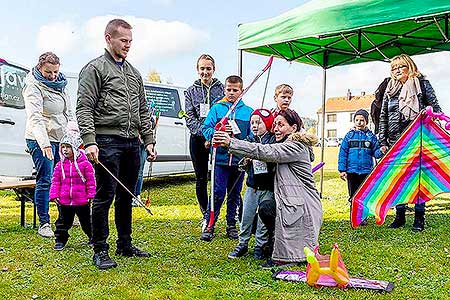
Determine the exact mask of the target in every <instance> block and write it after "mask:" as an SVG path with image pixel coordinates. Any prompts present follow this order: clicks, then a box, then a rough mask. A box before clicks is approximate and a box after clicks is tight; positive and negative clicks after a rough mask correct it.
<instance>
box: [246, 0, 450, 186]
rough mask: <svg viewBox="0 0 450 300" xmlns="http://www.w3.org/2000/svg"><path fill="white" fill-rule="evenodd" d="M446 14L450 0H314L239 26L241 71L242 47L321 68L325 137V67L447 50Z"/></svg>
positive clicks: (321, 183)
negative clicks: (271, 16)
mask: <svg viewBox="0 0 450 300" xmlns="http://www.w3.org/2000/svg"><path fill="white" fill-rule="evenodd" d="M449 13H450V1H443V0H427V1H424V0H384V1H383V0H313V1H310V2H307V3H305V4H304V5H302V6H299V7H297V8H295V9H292V10H290V11H288V12H286V13H284V14H281V15H279V16H277V17H274V18H271V19H268V20H263V21H259V22H253V23H246V24H240V25H239V27H238V39H239V40H238V51H239V57H238V64H239V65H238V68H239V73H240V74H241V75H242V53H243V51H246V52H250V53H255V54H259V55H274V56H276V57H279V58H283V59H285V60H287V61H290V62H291V61H298V62H301V63H306V64H310V65H316V66H319V67H321V68H322V69H323V88H322V126H321V131H322V139H323V138H324V130H325V122H324V121H325V98H326V97H325V91H326V70H327V69H329V68H332V67H335V66H342V65H349V64H356V63H362V62H368V61H385V62H389V59H390V58H392V57H393V56H395V55H398V54H401V53H406V54H409V55H416V54H423V53H432V52H439V51H449V50H450V43H449V41H450V40H449ZM323 159H324V143H322V152H321V160H322V161H323ZM322 189H323V170H321V173H320V192H321V193H322Z"/></svg>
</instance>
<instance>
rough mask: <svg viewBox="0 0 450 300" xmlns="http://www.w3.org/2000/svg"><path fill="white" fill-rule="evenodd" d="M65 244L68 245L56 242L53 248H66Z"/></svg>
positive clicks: (58, 249) (57, 249)
mask: <svg viewBox="0 0 450 300" xmlns="http://www.w3.org/2000/svg"><path fill="white" fill-rule="evenodd" d="M65 246H66V245H65V244H64V243H62V242H56V243H55V246H54V247H53V250H56V251H61V250H62V249H64V247H65Z"/></svg>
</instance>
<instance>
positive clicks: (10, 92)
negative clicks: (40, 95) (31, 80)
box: [0, 60, 28, 109]
mask: <svg viewBox="0 0 450 300" xmlns="http://www.w3.org/2000/svg"><path fill="white" fill-rule="evenodd" d="M27 73H28V72H27V71H26V70H24V69H22V68H20V67H16V66H14V65H10V64H8V63H7V62H5V61H2V60H0V105H1V106H6V107H14V108H22V109H23V108H25V103H24V101H23V96H22V89H23V86H24V81H25V76H27Z"/></svg>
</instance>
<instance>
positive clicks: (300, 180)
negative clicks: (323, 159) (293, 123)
mask: <svg viewBox="0 0 450 300" xmlns="http://www.w3.org/2000/svg"><path fill="white" fill-rule="evenodd" d="M314 139H315V140H316V141H317V138H315V137H314V138H312V137H311V136H308V135H301V134H299V133H294V134H292V135H291V136H290V137H289V139H288V140H287V141H286V142H284V143H279V144H269V145H262V144H256V143H249V142H246V141H241V140H237V139H232V140H231V143H230V146H229V151H230V152H231V153H235V154H239V155H243V156H245V157H250V158H254V159H258V160H261V161H265V162H273V163H276V164H277V166H276V174H275V182H274V193H275V202H276V207H277V213H276V219H275V243H274V250H273V254H272V258H273V259H274V260H279V261H284V262H302V261H305V260H306V257H305V253H304V251H303V248H304V247H305V246H306V247H309V248H310V249H314V247H315V246H317V245H318V242H319V241H318V240H319V231H320V227H321V225H322V219H323V217H322V204H321V202H320V197H319V193H318V191H317V189H316V187H315V182H314V178H313V175H312V172H311V161H312V160H313V158H314V155H313V153H312V148H311V145H312V144H314Z"/></svg>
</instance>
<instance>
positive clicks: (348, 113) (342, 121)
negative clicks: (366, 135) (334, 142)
mask: <svg viewBox="0 0 450 300" xmlns="http://www.w3.org/2000/svg"><path fill="white" fill-rule="evenodd" d="M374 99H375V96H374V95H365V94H364V93H362V95H360V96H351V94H350V93H349V94H348V96H347V97H333V98H328V99H327V101H326V103H325V138H344V136H345V134H346V133H347V132H348V131H349V130H350V129H351V128H352V127H353V116H354V114H355V112H356V111H357V110H358V109H365V110H367V111H368V112H369V125H368V126H369V128H370V129H371V130H372V131H373V129H374V124H373V123H372V122H371V119H370V105H371V104H372V101H373V100H374ZM317 120H318V122H317V136H318V137H322V108H319V110H318V111H317Z"/></svg>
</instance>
